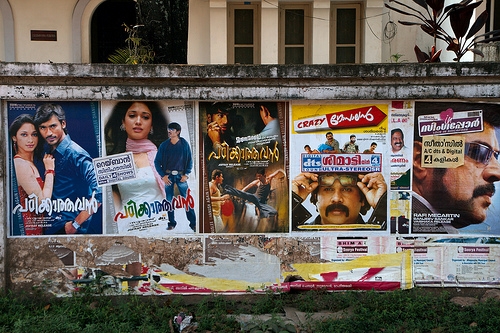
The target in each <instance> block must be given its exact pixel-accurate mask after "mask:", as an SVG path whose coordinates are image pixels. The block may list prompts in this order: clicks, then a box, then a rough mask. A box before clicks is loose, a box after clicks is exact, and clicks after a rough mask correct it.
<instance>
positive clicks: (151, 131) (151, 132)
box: [149, 127, 154, 135]
mask: <svg viewBox="0 0 500 333" xmlns="http://www.w3.org/2000/svg"><path fill="white" fill-rule="evenodd" d="M153 133H154V132H153V127H151V130H150V131H149V134H151V135H153Z"/></svg>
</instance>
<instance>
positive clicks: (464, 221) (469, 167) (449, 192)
mask: <svg viewBox="0 0 500 333" xmlns="http://www.w3.org/2000/svg"><path fill="white" fill-rule="evenodd" d="M499 114H500V106H498V105H497V104H485V103H477V104H474V103H458V102H457V103H453V102H416V103H415V119H414V124H415V130H414V143H413V145H414V157H415V160H414V163H413V181H412V222H411V233H413V234H478V235H480V234H483V235H499V234H500V223H499V222H500V218H499V216H500V195H499V194H498V193H496V192H497V190H498V180H499V179H500V163H499V161H498V155H499V151H500V145H499V143H498V136H499V129H498V128H499V126H500V119H499V118H500V117H499V116H498V115H499Z"/></svg>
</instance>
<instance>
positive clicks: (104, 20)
mask: <svg viewBox="0 0 500 333" xmlns="http://www.w3.org/2000/svg"><path fill="white" fill-rule="evenodd" d="M135 4H136V3H135V1H133V0H106V1H104V2H103V3H102V4H100V5H99V6H98V7H97V8H96V10H95V12H94V14H93V15H92V21H91V35H90V46H91V53H90V54H91V58H90V62H91V63H106V62H107V63H109V60H108V56H109V55H110V54H111V53H113V52H114V51H115V50H116V49H117V48H120V47H124V46H126V43H125V39H127V37H128V34H127V33H126V32H125V30H124V27H123V23H125V24H127V25H129V26H133V25H135V24H136V9H135Z"/></svg>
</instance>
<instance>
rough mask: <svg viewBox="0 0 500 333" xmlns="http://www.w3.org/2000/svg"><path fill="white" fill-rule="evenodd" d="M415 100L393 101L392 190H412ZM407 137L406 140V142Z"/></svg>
mask: <svg viewBox="0 0 500 333" xmlns="http://www.w3.org/2000/svg"><path fill="white" fill-rule="evenodd" d="M413 111H414V110H413V102H409V101H392V102H391V106H390V108H389V112H390V125H389V133H390V135H391V137H390V140H391V141H390V143H391V147H390V155H391V190H410V180H411V162H412V157H413V156H412V155H413V149H412V147H411V145H410V146H408V145H407V144H408V143H411V138H412V137H413ZM405 138H406V142H405Z"/></svg>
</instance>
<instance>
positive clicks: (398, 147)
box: [391, 128, 408, 154]
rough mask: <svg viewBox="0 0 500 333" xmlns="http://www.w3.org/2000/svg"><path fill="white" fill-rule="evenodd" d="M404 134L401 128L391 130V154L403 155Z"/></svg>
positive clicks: (404, 147) (404, 148)
mask: <svg viewBox="0 0 500 333" xmlns="http://www.w3.org/2000/svg"><path fill="white" fill-rule="evenodd" d="M404 138H405V136H404V134H403V131H402V130H401V128H394V129H393V130H391V149H392V154H398V153H400V152H401V153H403V152H404V151H405V150H407V149H408V148H406V146H405V141H404Z"/></svg>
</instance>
